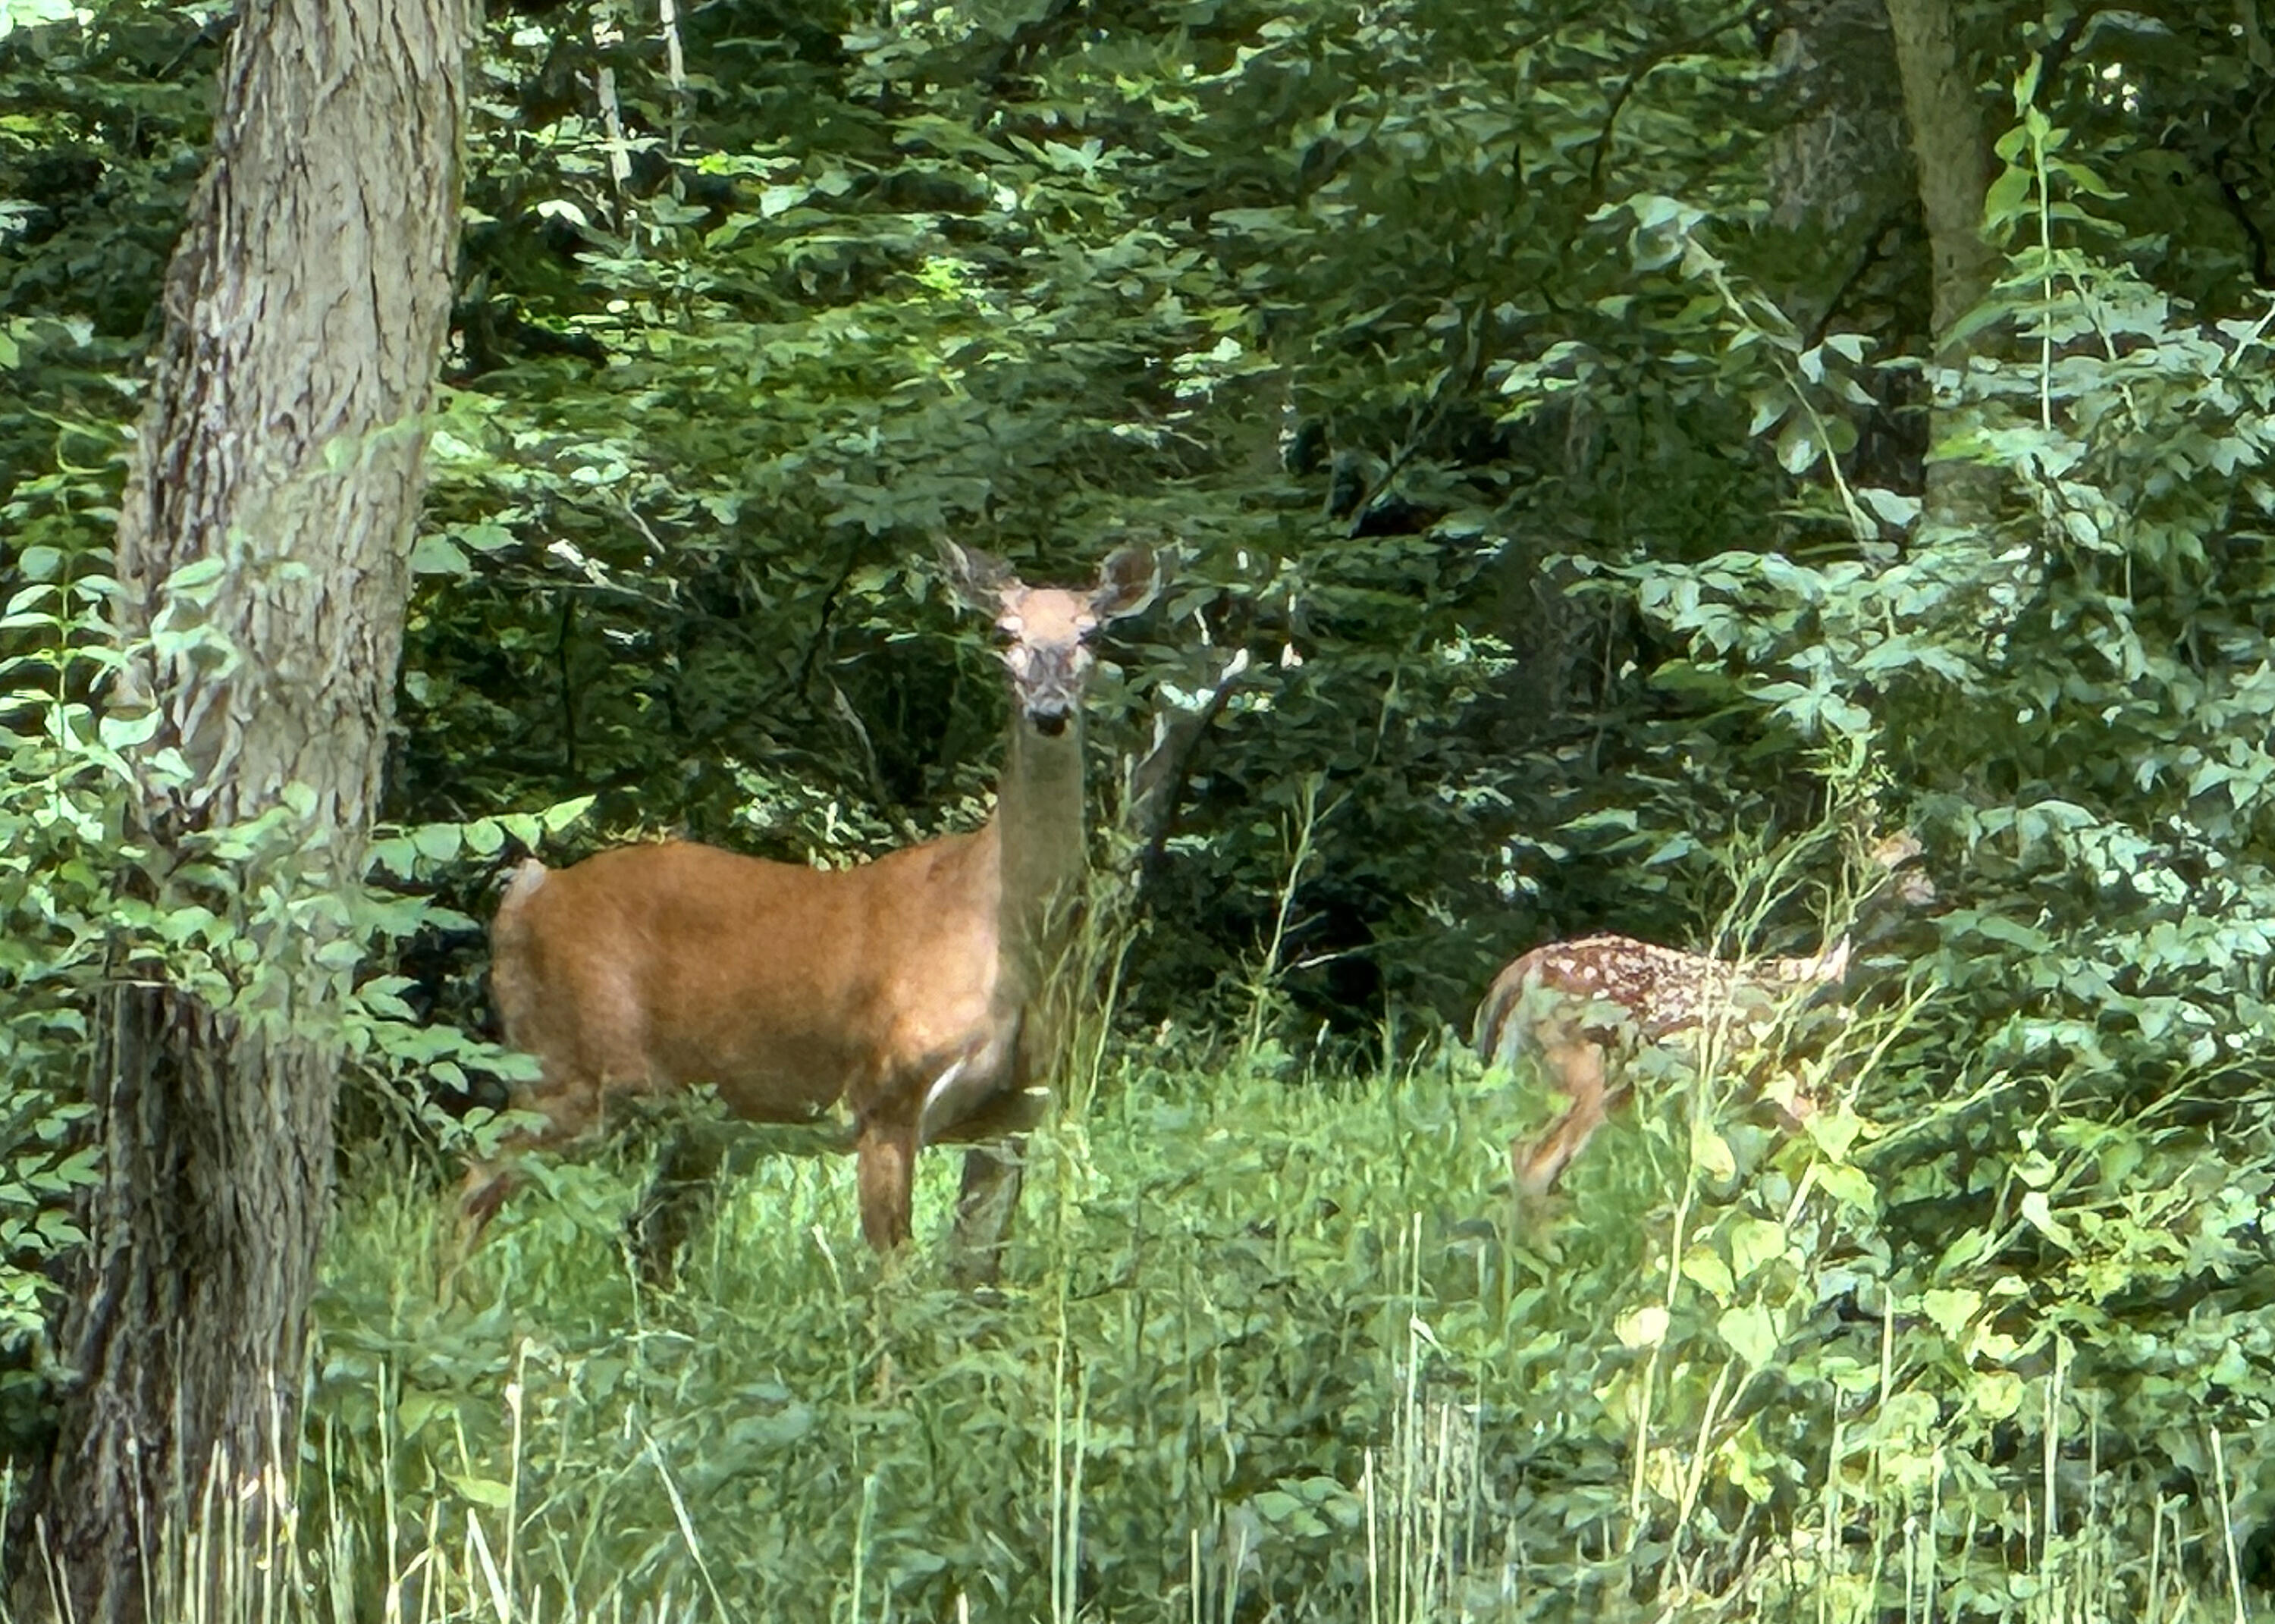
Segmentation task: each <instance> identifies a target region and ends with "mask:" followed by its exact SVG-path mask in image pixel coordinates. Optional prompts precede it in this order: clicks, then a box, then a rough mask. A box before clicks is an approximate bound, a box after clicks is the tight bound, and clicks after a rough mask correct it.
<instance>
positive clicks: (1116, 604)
mask: <svg viewBox="0 0 2275 1624" xmlns="http://www.w3.org/2000/svg"><path fill="white" fill-rule="evenodd" d="M1160 590H1161V566H1160V562H1159V561H1158V560H1156V559H1155V558H1154V556H1153V548H1150V547H1147V546H1145V545H1144V544H1143V543H1142V542H1132V543H1131V544H1130V546H1128V547H1121V548H1115V550H1114V551H1113V552H1112V553H1111V554H1110V555H1107V560H1106V562H1105V563H1102V564H1100V565H1099V566H1098V585H1097V586H1096V588H1095V589H1093V590H1092V593H1091V594H1090V612H1091V613H1092V615H1095V616H1098V618H1099V619H1100V621H1108V620H1119V619H1121V618H1122V616H1125V615H1135V614H1137V613H1138V611H1139V610H1140V609H1142V608H1145V606H1146V605H1147V604H1149V603H1151V602H1153V598H1154V595H1155V594H1156V593H1159V592H1160Z"/></svg>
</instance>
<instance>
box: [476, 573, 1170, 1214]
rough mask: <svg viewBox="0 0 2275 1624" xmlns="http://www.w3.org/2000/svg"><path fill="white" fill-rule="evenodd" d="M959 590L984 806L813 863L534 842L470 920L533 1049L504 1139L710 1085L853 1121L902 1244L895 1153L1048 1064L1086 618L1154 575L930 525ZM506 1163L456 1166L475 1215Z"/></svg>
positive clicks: (1077, 838) (961, 1129) (1009, 1173)
mask: <svg viewBox="0 0 2275 1624" xmlns="http://www.w3.org/2000/svg"><path fill="white" fill-rule="evenodd" d="M941 552H942V559H943V563H944V573H945V575H946V578H947V580H948V582H949V586H950V588H951V590H952V591H953V593H954V594H955V595H956V598H957V599H958V600H959V601H961V602H962V603H964V605H965V606H966V607H968V608H974V609H978V610H980V611H982V612H984V613H986V615H987V616H989V617H990V618H991V619H992V620H993V621H994V625H995V627H996V629H997V631H999V632H1000V633H1001V635H1002V637H1003V638H1004V639H1005V642H1004V646H1003V648H1002V651H1001V653H1002V659H1003V663H1004V666H1005V668H1006V669H1007V670H1008V671H1009V676H1010V680H1011V694H1012V706H1011V718H1010V726H1009V742H1008V744H1007V745H1006V747H1005V752H1004V759H1003V767H1002V772H1001V777H1000V779H999V781H998V783H997V787H996V802H995V812H994V816H993V817H991V818H990V819H989V820H987V822H986V825H985V826H983V827H981V828H979V829H978V830H976V831H975V832H973V833H971V834H969V835H948V836H945V837H943V838H941V839H939V840H933V841H928V842H925V843H924V844H922V845H918V846H912V847H909V848H907V849H905V850H900V851H896V852H892V853H889V854H888V855H887V856H885V857H879V858H877V859H876V860H875V861H874V862H871V863H865V864H862V865H858V866H856V867H852V868H847V869H840V870H823V869H814V868H807V867H802V866H800V865H796V864H789V863H772V862H767V861H765V860H763V859H761V858H758V857H742V856H739V855H737V854H736V853H733V852H729V851H722V850H717V849H715V848H714V847H710V846H700V845H692V844H688V843H684V842H664V843H661V844H653V845H638V846H625V847H620V848H618V849H616V850H611V851H604V852H601V853H600V854H599V855H598V856H595V857H588V858H586V860H585V861H584V862H581V863H578V864H576V865H572V866H571V867H568V868H564V869H560V870H557V871H556V870H551V869H548V868H547V867H546V866H545V865H543V864H541V863H539V862H537V861H535V860H534V859H532V860H530V861H528V862H525V863H524V864H523V865H521V867H520V869H519V871H518V872H516V874H515V875H514V877H513V879H512V880H511V881H510V883H509V885H508V886H507V888H506V894H505V898H504V901H503V903H501V904H500V905H499V908H498V912H497V918H496V921H495V924H494V925H492V927H491V933H490V940H491V950H492V971H491V977H492V984H493V987H494V989H495V998H496V1001H497V1006H498V1010H499V1013H500V1015H501V1016H502V1017H503V1022H504V1025H505V1032H506V1038H507V1040H508V1041H509V1042H510V1043H511V1044H512V1045H513V1046H515V1047H517V1048H520V1049H524V1050H526V1051H527V1052H528V1053H530V1054H533V1055H535V1056H536V1057H537V1061H538V1063H539V1066H540V1073H541V1075H540V1080H539V1081H538V1082H537V1083H536V1084H533V1085H532V1086H530V1087H529V1088H528V1089H527V1090H526V1091H525V1092H524V1093H523V1094H522V1095H521V1097H520V1098H519V1099H517V1101H516V1104H517V1105H518V1106H520V1107H523V1108H525V1109H528V1110H533V1111H536V1112H538V1113H540V1114H542V1115H543V1116H544V1117H545V1119H546V1126H545V1127H544V1128H543V1129H541V1130H539V1131H536V1132H533V1133H530V1134H526V1135H525V1136H523V1137H520V1138H519V1139H518V1141H513V1142H510V1144H508V1146H507V1147H506V1149H507V1151H508V1152H525V1151H527V1150H531V1149H536V1148H540V1147H544V1146H550V1145H555V1144H561V1143H563V1142H564V1141H566V1140H569V1139H571V1138H573V1137H576V1136H578V1134H580V1133H582V1132H584V1131H585V1130H586V1129H587V1128H588V1127H590V1126H591V1125H592V1124H593V1122H594V1121H595V1119H596V1118H597V1117H598V1116H599V1114H600V1113H601V1107H602V1104H603V1102H604V1101H605V1100H606V1099H608V1097H609V1096H611V1095H616V1094H631V1093H648V1094H663V1093H670V1092H674V1091H679V1090H682V1089H684V1088H686V1087H687V1086H689V1085H690V1084H697V1083H707V1084H712V1085H714V1087H716V1089H717V1090H718V1092H719V1097H720V1099H722V1101H723V1102H724V1104H725V1105H726V1107H727V1108H728V1110H729V1112H731V1113H732V1114H735V1115H737V1116H738V1117H741V1118H743V1119H744V1120H745V1121H749V1122H807V1121H813V1120H816V1119H818V1118H820V1117H821V1116H822V1115H823V1114H825V1113H827V1112H828V1111H830V1110H831V1109H832V1108H833V1107H836V1106H837V1105H839V1104H840V1103H841V1102H842V1103H843V1106H844V1107H846V1108H847V1109H848V1110H849V1111H850V1114H851V1116H852V1119H853V1126H854V1129H855V1137H854V1151H855V1155H856V1158H857V1161H858V1184H859V1191H860V1206H861V1231H862V1234H863V1235H865V1236H866V1237H867V1238H868V1241H869V1243H870V1244H871V1245H872V1246H873V1247H875V1248H876V1249H877V1250H880V1251H887V1250H891V1249H893V1248H895V1247H896V1246H899V1245H900V1244H901V1243H903V1242H905V1241H906V1240H907V1239H908V1238H909V1233H910V1184H911V1176H912V1175H913V1171H914V1166H915V1160H916V1154H917V1150H918V1146H919V1145H920V1144H924V1143H925V1142H926V1140H927V1139H937V1138H939V1137H943V1136H948V1137H959V1138H967V1139H979V1138H985V1137H990V1136H991V1135H994V1134H997V1133H1000V1132H1002V1131H1008V1130H1014V1129H1016V1128H1017V1126H1020V1125H1023V1121H1024V1122H1031V1121H1032V1116H1033V1114H1034V1113H1033V1109H1032V1107H1033V1105H1034V1103H1035V1099H1036V1097H1037V1096H1039V1095H1040V1094H1042V1093H1043V1092H1044V1091H1045V1090H1046V1089H1047V1084H1048V1081H1049V1079H1048V1078H1047V1076H1042V1075H1038V1074H1039V1073H1041V1072H1044V1071H1047V1056H1046V1055H1044V1054H1041V1053H1040V1049H1041V1047H1042V1046H1041V1045H1039V1043H1038V1041H1037V1036H1036V1033H1035V1031H1033V1026H1034V1024H1035V1023H1034V1020H1033V1019H1032V1012H1033V1009H1034V1006H1035V1004H1036V1002H1037V1001H1038V999H1039V996H1040V995H1041V993H1042V991H1043V987H1042V983H1043V981H1044V978H1045V977H1046V975H1047V971H1049V969H1050V968H1051V967H1052V960H1053V955H1054V953H1055V952H1057V951H1058V950H1059V948H1060V946H1061V945H1062V944H1061V938H1062V936H1063V929H1062V927H1063V926H1065V925H1067V923H1068V922H1069V919H1070V917H1071V913H1072V910H1073V907H1074V904H1075V902H1076V895H1077V891H1078V889H1079V888H1080V885H1081V881H1082V877H1083V873H1084V870H1085V830H1084V822H1083V711H1082V706H1083V697H1084V691H1085V687H1086V685H1087V684H1088V682H1089V679H1090V676H1091V673H1092V667H1093V665H1094V663H1095V661H1094V656H1093V655H1092V653H1091V650H1090V648H1089V647H1088V643H1089V639H1090V638H1091V636H1092V633H1094V632H1095V631H1098V629H1099V628H1100V626H1102V625H1104V624H1105V623H1107V622H1108V621H1110V620H1114V619H1116V618H1119V617H1121V616H1127V615H1134V614H1136V613H1138V611H1139V610H1141V609H1143V608H1145V606H1146V605H1147V604H1148V603H1150V602H1151V601H1153V595H1154V593H1155V592H1156V591H1157V590H1158V587H1159V572H1158V568H1157V566H1156V564H1155V563H1154V561H1153V555H1152V554H1151V552H1150V551H1148V550H1147V549H1145V548H1141V547H1128V548H1122V549H1121V550H1120V551H1118V552H1116V553H1115V554H1114V555H1113V556H1111V557H1109V558H1108V559H1107V561H1106V562H1105V563H1104V565H1103V566H1101V568H1100V571H1099V578H1098V583H1097V585H1095V586H1094V587H1092V588H1090V589H1088V590H1086V591H1085V590H1069V589H1060V588H1053V587H1036V586H1029V585H1026V584H1025V583H1024V582H1023V581H1021V580H1020V579H1019V578H1017V576H1015V575H1014V574H1013V573H1012V572H1011V570H1010V569H1009V567H1008V566H1007V565H1005V564H1004V563H1001V561H1000V560H998V559H994V558H992V557H990V556H988V555H986V554H984V553H980V552H977V551H973V550H971V549H968V548H961V547H958V546H956V544H954V543H952V542H949V543H943V545H942V548H941ZM1017 1176H1018V1175H1017V1163H1016V1160H1015V1159H1014V1160H1008V1161H1007V1160H1005V1159H1001V1158H998V1157H994V1156H992V1155H990V1154H989V1153H988V1152H985V1151H982V1150H978V1149H975V1150H974V1151H972V1152H971V1153H970V1155H969V1156H968V1157H967V1159H966V1161H965V1167H964V1198H963V1202H962V1205H961V1209H960V1218H959V1227H960V1226H961V1222H962V1217H963V1216H968V1215H971V1214H972V1213H974V1212H976V1211H977V1210H978V1209H979V1208H982V1207H986V1206H990V1205H992V1206H993V1207H994V1208H995V1209H996V1210H997V1211H998V1212H999V1213H1000V1215H1001V1221H1006V1222H1007V1221H1008V1218H1009V1211H1010V1209H1011V1207H1012V1206H1013V1205H1016V1203H1017V1193H1018V1192H1017ZM511 1178H512V1174H511V1171H510V1166H509V1165H507V1164H505V1163H503V1162H501V1163H496V1164H491V1165H489V1166H487V1167H478V1168H476V1169H475V1170H474V1171H473V1172H472V1174H471V1175H469V1177H468V1181H467V1187H466V1192H465V1210H466V1212H467V1215H468V1217H469V1219H470V1220H471V1222H472V1225H473V1226H474V1227H475V1228H476V1230H477V1232H478V1231H479V1228H480V1225H482V1224H483V1223H485V1222H486V1221H487V1220H488V1218H489V1216H490V1215H491V1214H492V1213H493V1212H495V1211H496V1209H497V1206H498V1205H499V1203H500V1202H501V1201H502V1200H503V1198H504V1196H505V1194H506V1191H507V1189H508V1188H509V1186H510V1181H511Z"/></svg>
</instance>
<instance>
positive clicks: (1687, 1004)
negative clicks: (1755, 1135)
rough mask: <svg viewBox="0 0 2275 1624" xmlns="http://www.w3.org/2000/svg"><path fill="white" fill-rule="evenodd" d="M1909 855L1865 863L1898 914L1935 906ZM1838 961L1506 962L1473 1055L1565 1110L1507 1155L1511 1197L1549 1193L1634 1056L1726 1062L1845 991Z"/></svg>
mask: <svg viewBox="0 0 2275 1624" xmlns="http://www.w3.org/2000/svg"><path fill="white" fill-rule="evenodd" d="M1921 850H1922V848H1921V846H1920V843H1919V842H1918V841H1917V840H1916V839H1915V838H1913V837H1912V836H1911V835H1908V834H1898V835H1890V836H1888V837H1886V839H1884V840H1882V841H1881V842H1879V843H1878V845H1876V846H1875V847H1873V849H1872V851H1871V862H1872V864H1873V865H1875V869H1876V872H1878V873H1879V874H1880V876H1881V877H1882V879H1883V880H1886V879H1889V878H1890V877H1893V885H1894V891H1895V895H1896V898H1897V900H1898V901H1899V902H1901V903H1902V904H1903V905H1905V906H1907V907H1919V906H1924V905H1925V904H1927V903H1931V902H1933V901H1934V900H1935V887H1934V885H1933V883H1932V882H1931V881H1930V880H1929V879H1928V877H1927V874H1926V872H1925V871H1924V869H1921V868H1918V867H1916V866H1914V864H1915V861H1916V858H1917V857H1919V856H1920V855H1921ZM1848 956H1849V939H1848V937H1847V936H1845V935H1844V936H1842V937H1840V940H1837V941H1835V942H1833V944H1832V945H1830V946H1829V947H1827V948H1824V949H1823V950H1822V951H1820V952H1818V953H1814V954H1810V955H1809V956H1805V957H1801V958H1772V959H1762V960H1757V961H1755V962H1754V963H1747V964H1734V963H1730V962H1729V961H1727V960H1725V959H1719V958H1715V957H1713V956H1710V955H1707V954H1704V953H1689V952H1685V951H1683V950H1682V949H1681V948H1662V947H1659V946H1658V945H1656V944H1655V943H1652V942H1648V941H1637V940H1635V939H1634V938H1633V937H1630V936H1583V937H1581V938H1579V939H1577V940H1572V941H1560V942H1552V943H1550V944H1549V945H1547V946H1546V947H1541V948H1533V949H1532V951H1531V952H1530V953H1527V954H1524V955H1523V956H1521V957H1519V958H1517V959H1515V960H1514V961H1513V962H1511V963H1509V964H1508V967H1507V968H1505V969H1504V970H1502V971H1501V972H1500V975H1499V976H1497V977H1495V978H1494V979H1493V986H1492V988H1491V989H1490V990H1489V991H1488V992H1487V993H1485V1001H1484V1003H1483V1004H1482V1005H1480V1006H1479V1007H1478V1033H1477V1035H1478V1052H1479V1053H1480V1054H1483V1055H1484V1056H1485V1059H1487V1060H1488V1061H1491V1060H1494V1059H1500V1060H1501V1061H1504V1062H1507V1063H1514V1062H1515V1061H1516V1060H1518V1059H1519V1058H1520V1057H1522V1058H1526V1059H1530V1060H1531V1061H1532V1063H1533V1065H1534V1067H1535V1069H1537V1071H1538V1074H1539V1075H1540V1076H1541V1077H1542V1078H1543V1079H1544V1080H1545V1081H1546V1082H1548V1083H1550V1084H1553V1086H1554V1087H1555V1088H1556V1089H1557V1090H1558V1091H1560V1092H1561V1093H1562V1094H1563V1095H1564V1097H1565V1098H1566V1099H1568V1100H1569V1101H1570V1102H1571V1103H1570V1104H1569V1105H1568V1107H1566V1108H1565V1111H1564V1114H1562V1115H1561V1116H1560V1117H1558V1118H1557V1119H1556V1120H1555V1121H1554V1122H1551V1123H1550V1124H1549V1125H1548V1127H1547V1128H1546V1129H1544V1130H1543V1131H1542V1132H1541V1133H1540V1135H1539V1136H1538V1137H1536V1138H1534V1139H1532V1140H1531V1141H1530V1142H1529V1143H1528V1142H1526V1141H1524V1140H1522V1139H1520V1140H1516V1141H1514V1142H1512V1143H1511V1144H1510V1145H1509V1167H1510V1171H1511V1172H1512V1173H1513V1174H1514V1175H1515V1179H1516V1186H1517V1189H1518V1190H1521V1191H1522V1192H1523V1193H1524V1194H1525V1195H1527V1196H1530V1197H1538V1196H1544V1195H1546V1194H1547V1193H1548V1192H1549V1191H1550V1190H1553V1189H1554V1188H1555V1187H1556V1182H1557V1181H1558V1180H1559V1179H1561V1177H1562V1176H1563V1175H1564V1169H1565V1168H1566V1167H1569V1166H1570V1165H1571V1164H1572V1162H1573V1160H1574V1159H1575V1158H1576V1157H1577V1156H1578V1155H1579V1154H1580V1152H1581V1151H1582V1150H1583V1149H1584V1148H1585V1147H1586V1145H1587V1143H1588V1141H1589V1139H1590V1138H1591V1137H1593V1136H1594V1134H1595V1131H1596V1129H1599V1128H1600V1127H1602V1126H1603V1125H1604V1122H1605V1121H1606V1118H1608V1117H1609V1115H1610V1114H1611V1113H1612V1112H1614V1111H1615V1110H1617V1109H1618V1108H1619V1107H1621V1106H1622V1105H1624V1104H1626V1103H1627V1100H1628V1099H1629V1095H1630V1094H1631V1093H1632V1092H1633V1091H1634V1085H1635V1076H1634V1074H1635V1071H1636V1059H1637V1057H1638V1055H1639V1054H1641V1052H1642V1051H1643V1050H1644V1049H1646V1048H1652V1047H1660V1048H1666V1049H1675V1050H1682V1051H1687V1052H1688V1053H1689V1054H1691V1055H1693V1056H1694V1057H1695V1056H1696V1055H1697V1054H1698V1052H1699V1050H1700V1048H1701V1047H1702V1046H1704V1044H1705V1043H1706V1042H1707V1041H1709V1040H1710V1039H1709V1034H1710V1033H1711V1034H1712V1040H1713V1041H1718V1042H1719V1043H1720V1044H1721V1045H1723V1046H1724V1047H1725V1051H1726V1052H1727V1053H1738V1052H1741V1051H1742V1050H1744V1049H1745V1048H1746V1047H1748V1046H1750V1045H1752V1044H1755V1043H1757V1042H1759V1041H1760V1040H1761V1039H1763V1038H1765V1036H1767V1035H1768V1034H1769V1032H1770V1031H1772V1030H1773V1029H1774V1028H1775V1027H1776V1026H1777V1025H1778V1023H1780V1021H1781V1020H1782V1019H1783V1018H1785V1017H1786V1016H1788V1014H1789V1013H1790V1012H1791V1011H1792V1010H1793V1009H1794V1008H1795V1007H1796V1006H1797V1005H1799V1004H1800V1003H1801V1002H1802V1001H1804V1000H1806V999H1807V998H1808V997H1809V996H1810V993H1812V992H1814V991H1815V989H1817V988H1818V987H1820V986H1837V985H1838V984H1839V983H1840V982H1841V981H1842V980H1843V979H1845V978H1847V976H1848ZM1812 1108H1813V1107H1812V1106H1811V1104H1810V1101H1809V1099H1807V1098H1806V1097H1804V1096H1801V1095H1799V1094H1796V1095H1795V1098H1794V1100H1793V1102H1792V1104H1791V1105H1790V1106H1788V1107H1786V1114H1787V1115H1788V1117H1789V1118H1791V1119H1793V1120H1795V1121H1798V1120H1800V1119H1802V1118H1805V1117H1806V1116H1808V1115H1809V1114H1810V1110H1811V1109H1812Z"/></svg>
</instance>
